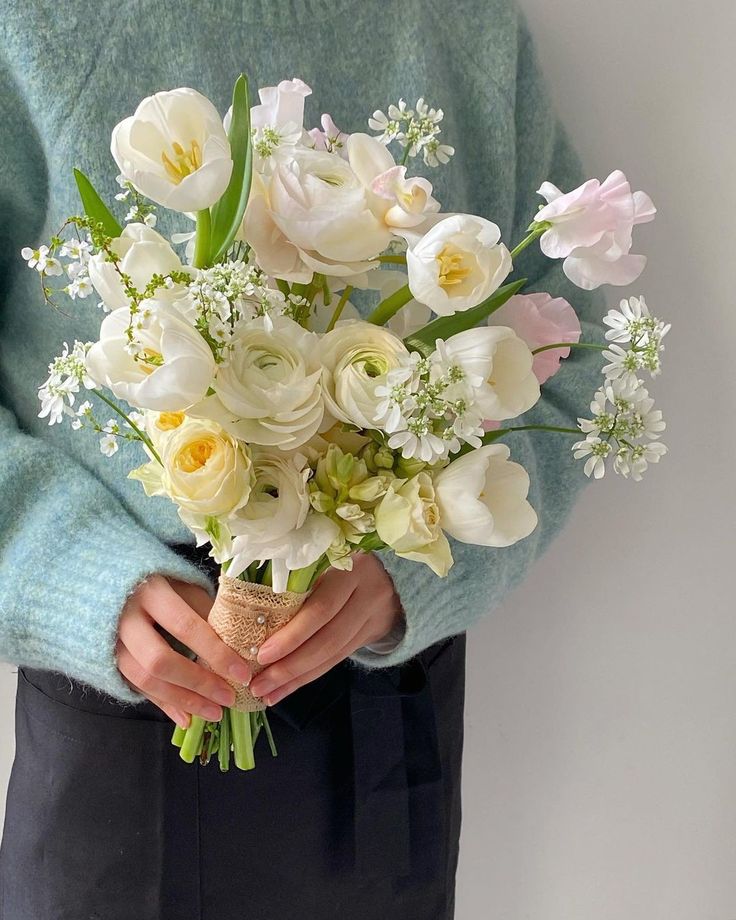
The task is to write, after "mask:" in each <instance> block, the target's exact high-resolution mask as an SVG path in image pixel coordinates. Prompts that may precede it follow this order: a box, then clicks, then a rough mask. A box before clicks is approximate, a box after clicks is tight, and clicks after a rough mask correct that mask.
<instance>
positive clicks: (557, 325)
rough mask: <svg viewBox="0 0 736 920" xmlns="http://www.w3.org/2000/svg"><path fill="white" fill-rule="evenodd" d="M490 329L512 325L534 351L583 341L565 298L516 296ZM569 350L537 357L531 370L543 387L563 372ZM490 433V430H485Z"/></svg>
mask: <svg viewBox="0 0 736 920" xmlns="http://www.w3.org/2000/svg"><path fill="white" fill-rule="evenodd" d="M488 325H489V326H510V327H511V328H512V329H513V330H514V332H515V333H516V334H517V335H518V336H519V338H521V339H523V340H524V341H525V342H526V344H527V345H528V346H529V348H530V349H531V350H532V351H534V349H535V348H539V347H541V346H542V345H553V344H554V343H555V342H577V341H579V340H580V332H581V330H580V321H579V320H578V317H577V314H576V313H575V311H574V310H573V308H572V307H571V306H570V304H569V303H568V302H567V301H566V300H565V299H564V298H563V297H552V296H551V295H550V294H544V293H539V294H517V295H516V296H515V297H512V298H511V299H510V300H508V301H507V302H506V303H505V304H504V305H503V306H502V307H501V308H500V309H498V310H496V311H495V312H494V313H491V315H490V316H489V317H488ZM569 354H570V349H569V348H554V349H550V350H549V351H543V352H540V353H539V354H538V355H534V364H533V365H532V370H533V371H534V376H535V377H536V378H537V380H538V381H539V383H540V384H543V383H545V382H546V381H547V380H549V378H550V377H552V376H553V375H554V374H556V373H557V371H558V370H559V369H560V361H561V360H562V359H563V358H566V357H567V356H568V355H569ZM486 430H488V429H486Z"/></svg>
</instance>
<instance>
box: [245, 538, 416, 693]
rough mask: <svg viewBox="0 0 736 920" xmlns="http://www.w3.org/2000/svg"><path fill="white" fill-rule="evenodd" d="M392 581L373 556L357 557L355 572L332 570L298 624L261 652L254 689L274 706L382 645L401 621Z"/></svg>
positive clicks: (319, 582)
mask: <svg viewBox="0 0 736 920" xmlns="http://www.w3.org/2000/svg"><path fill="white" fill-rule="evenodd" d="M402 615H403V614H402V612H401V602H400V601H399V597H398V595H397V594H396V592H395V590H394V586H393V582H392V581H391V577H390V575H389V574H388V573H387V572H386V570H385V569H384V567H383V565H381V561H380V560H379V559H378V557H377V556H374V555H373V553H356V555H355V556H353V569H352V571H350V572H346V571H342V570H338V569H328V570H327V571H326V572H325V573H324V574H323V575H321V576H320V578H319V579H318V580H317V583H316V585H315V587H314V590H313V591H312V593H311V594H310V596H309V598H308V599H307V600H306V601H305V603H304V606H303V607H302V608H301V610H300V611H299V612H298V613H297V614H296V616H295V617H294V619H293V620H292V621H291V622H290V623H288V624H287V625H286V626H284V627H283V628H282V629H280V630H279V631H278V632H277V633H275V634H274V635H273V636H271V637H270V638H269V639H267V640H266V642H264V643H263V645H262V646H261V650H260V652H259V654H258V661H259V663H260V664H263V665H268V667H265V668H264V670H263V671H261V673H260V674H258V675H256V677H254V678H253V681H252V683H251V684H250V689H251V690H252V692H253V693H254V694H255V695H256V696H259V697H261V698H262V699H264V700H265V702H266V703H267V704H268V705H269V706H273V705H274V704H276V703H278V702H279V700H282V699H283V698H284V697H285V696H288V695H289V694H290V693H293V692H294V690H296V689H297V688H298V687H301V686H303V685H304V684H307V683H309V682H310V681H312V680H316V679H317V678H318V677H321V675H322V674H325V673H326V672H327V671H329V670H330V668H332V667H334V666H335V665H336V664H338V663H339V662H340V661H342V660H343V659H344V658H347V657H349V656H350V655H352V654H353V652H354V651H355V650H356V649H359V648H360V647H361V646H363V645H370V644H371V643H373V642H377V641H378V640H379V639H382V638H383V637H384V636H385V635H386V634H387V633H389V632H390V631H391V630H392V629H393V627H394V626H395V625H396V623H397V621H398V620H399V618H400V617H401V616H402Z"/></svg>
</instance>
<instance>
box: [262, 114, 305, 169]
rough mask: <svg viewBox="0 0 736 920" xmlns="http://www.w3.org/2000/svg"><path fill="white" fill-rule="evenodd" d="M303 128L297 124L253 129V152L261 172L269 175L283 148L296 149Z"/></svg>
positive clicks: (287, 123) (288, 123)
mask: <svg viewBox="0 0 736 920" xmlns="http://www.w3.org/2000/svg"><path fill="white" fill-rule="evenodd" d="M302 134H303V131H302V128H301V126H300V125H298V124H296V123H295V122H291V121H289V122H286V124H284V125H281V126H278V125H263V126H262V127H257V128H255V127H254V128H252V129H251V135H252V137H253V152H254V153H255V155H256V159H257V161H258V167H259V171H260V172H264V173H266V174H269V173H270V172H271V170H272V169H273V166H274V164H275V157H276V155H277V154H278V152H279V150H281V148H283V147H295V146H296V145H297V144H298V143H299V141H300V140H301V139H302Z"/></svg>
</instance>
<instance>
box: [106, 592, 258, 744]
mask: <svg viewBox="0 0 736 920" xmlns="http://www.w3.org/2000/svg"><path fill="white" fill-rule="evenodd" d="M211 607H212V598H211V597H210V596H209V595H208V594H207V592H206V591H205V590H204V589H203V588H200V587H199V586H197V585H191V584H187V583H185V582H181V581H175V580H174V579H167V578H164V577H163V575H153V576H152V577H151V578H148V579H147V580H146V581H144V582H142V583H141V584H140V585H138V587H137V588H136V589H135V591H134V592H133V594H131V596H130V597H129V598H128V600H127V602H126V604H125V607H124V608H123V612H122V615H121V617H120V624H119V627H118V641H117V646H116V655H117V663H118V670H119V671H120V673H121V674H122V675H123V677H124V678H125V679H126V680H127V681H128V683H129V684H130V685H131V686H132V687H133V689H135V690H137V691H138V692H139V693H142V694H143V695H144V696H146V697H147V698H148V699H149V700H151V702H152V703H155V705H156V706H158V707H159V709H161V710H163V712H165V713H166V715H167V716H169V718H171V719H173V720H174V722H176V723H177V725H180V726H181V727H182V728H186V727H187V726H188V725H189V713H192V714H195V715H198V716H202V718H204V719H207V720H208V721H210V722H216V721H219V720H220V719H221V718H222V706H231V705H232V704H233V703H234V702H235V691H234V690H233V689H232V687H230V686H229V684H228V683H227V682H226V681H225V680H223V677H224V676H227V677H229V678H230V679H231V680H236V681H239V682H240V683H243V684H245V683H248V682H249V681H250V678H251V668H250V666H249V665H248V663H247V662H246V661H245V660H244V659H243V658H241V657H240V655H238V653H237V652H234V651H233V650H232V649H231V648H229V647H228V646H227V645H225V643H224V642H223V641H222V639H220V637H219V636H218V635H217V633H216V632H215V631H214V630H213V629H212V627H211V626H210V625H209V623H207V615H208V613H209V611H210V608H211ZM155 624H159V626H162V627H163V628H164V629H165V630H166V631H167V632H168V633H170V634H171V635H172V636H174V637H175V638H176V639H178V640H179V641H180V642H182V643H183V644H184V645H185V646H187V648H190V649H191V650H192V651H193V652H195V653H196V654H197V655H200V656H201V657H202V658H204V659H205V660H206V661H207V662H208V663H209V664H210V665H211V666H212V667H213V668H214V669H215V671H209V670H208V669H207V668H205V667H204V666H203V665H201V664H200V663H199V662H197V661H192V660H191V659H189V658H187V657H186V656H184V655H182V654H180V653H179V652H177V651H175V650H174V649H173V648H172V647H171V646H170V645H169V643H168V642H167V641H166V639H165V638H164V637H163V636H162V635H161V633H160V632H159V631H158V630H157V629H156V626H155ZM215 672H217V673H215ZM218 675H222V676H218Z"/></svg>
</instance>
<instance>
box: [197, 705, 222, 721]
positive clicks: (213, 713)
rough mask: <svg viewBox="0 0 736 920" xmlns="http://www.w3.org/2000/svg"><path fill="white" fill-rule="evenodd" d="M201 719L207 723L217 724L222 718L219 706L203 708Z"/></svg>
mask: <svg viewBox="0 0 736 920" xmlns="http://www.w3.org/2000/svg"><path fill="white" fill-rule="evenodd" d="M202 718H204V719H207V721H208V722H219V721H220V719H221V718H222V710H221V709H220V707H219V706H203V707H202Z"/></svg>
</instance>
